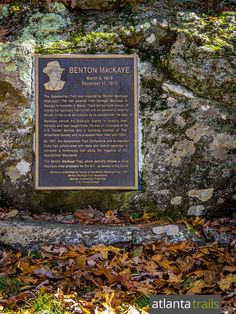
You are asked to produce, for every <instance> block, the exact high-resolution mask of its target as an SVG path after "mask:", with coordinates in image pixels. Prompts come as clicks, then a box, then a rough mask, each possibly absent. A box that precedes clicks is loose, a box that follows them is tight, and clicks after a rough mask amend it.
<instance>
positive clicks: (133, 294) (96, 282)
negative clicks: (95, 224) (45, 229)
mask: <svg viewBox="0 0 236 314" xmlns="http://www.w3.org/2000/svg"><path fill="white" fill-rule="evenodd" d="M235 265H236V243H233V244H232V243H231V244H230V243H229V244H228V245H227V246H220V245H218V244H217V243H207V244H205V245H202V246H199V244H197V243H195V242H192V241H183V242H179V243H167V242H166V243H163V242H162V243H146V244H143V245H133V246H131V247H129V248H120V247H119V248H118V247H115V246H111V245H110V246H105V245H102V244H100V245H97V246H93V247H85V246H83V245H73V246H61V247H60V246H59V247H54V248H53V247H49V246H45V247H42V250H41V252H40V253H34V252H30V253H29V254H28V255H24V254H21V253H19V252H13V251H11V250H4V249H2V250H1V251H0V306H1V308H2V310H1V311H0V313H18V311H19V309H24V310H25V312H19V313H40V311H38V312H37V308H38V307H39V305H38V303H39V301H38V300H39V299H40V298H42V294H45V295H46V296H48V299H49V300H51V301H50V302H52V304H53V306H54V307H55V306H58V307H59V308H60V311H61V312H60V311H59V310H57V312H56V311H55V312H53V311H52V312H50V313H97V314H99V313H104V314H105V313H110V314H112V313H148V311H149V309H148V300H149V297H150V296H151V295H155V294H176V295H177V294H219V295H221V296H222V306H223V310H224V309H225V312H223V313H231V312H232V313H235V311H236V306H235V299H236V293H235V288H236V274H235V271H236V269H235ZM41 303H44V304H46V303H45V302H41ZM44 306H46V305H44ZM11 311H12V312H11ZM22 311H23V310H22ZM26 311H28V312H26ZM227 311H228V312H227ZM230 311H231V312H230Z"/></svg>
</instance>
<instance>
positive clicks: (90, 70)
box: [69, 67, 130, 74]
mask: <svg viewBox="0 0 236 314" xmlns="http://www.w3.org/2000/svg"><path fill="white" fill-rule="evenodd" d="M69 72H70V73H72V74H79V73H81V74H97V73H103V74H115V73H117V74H130V67H70V68H69Z"/></svg>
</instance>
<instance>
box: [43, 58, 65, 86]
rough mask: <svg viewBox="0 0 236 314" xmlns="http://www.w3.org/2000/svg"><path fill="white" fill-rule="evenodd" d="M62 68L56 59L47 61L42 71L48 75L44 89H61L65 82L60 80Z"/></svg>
mask: <svg viewBox="0 0 236 314" xmlns="http://www.w3.org/2000/svg"><path fill="white" fill-rule="evenodd" d="M64 70H65V69H64V68H61V66H60V63H59V62H58V61H50V62H48V64H47V66H46V67H45V68H44V69H43V73H45V74H47V75H48V77H49V81H48V82H47V83H45V84H44V87H45V89H46V90H49V91H56V90H62V89H63V87H64V85H65V83H66V82H65V81H62V80H61V75H62V72H63V71H64Z"/></svg>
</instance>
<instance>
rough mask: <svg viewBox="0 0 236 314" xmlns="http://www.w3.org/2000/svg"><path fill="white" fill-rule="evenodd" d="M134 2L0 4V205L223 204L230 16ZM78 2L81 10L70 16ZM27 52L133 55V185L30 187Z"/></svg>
mask: <svg viewBox="0 0 236 314" xmlns="http://www.w3.org/2000/svg"><path fill="white" fill-rule="evenodd" d="M138 2H139V1H133V2H130V3H129V5H125V3H124V4H123V5H122V8H120V11H119V14H118V15H117V12H118V11H112V10H111V11H106V10H108V9H109V10H110V9H114V8H115V7H116V5H117V1H110V0H107V1H91V0H87V1H80V0H77V1H74V2H73V3H74V7H75V8H74V10H72V11H68V10H67V9H66V8H65V7H64V5H63V4H62V3H54V4H51V5H49V6H47V7H46V8H41V9H32V8H31V9H30V7H29V6H27V5H26V4H20V5H19V6H18V8H17V9H16V8H15V7H14V6H12V5H4V6H3V5H1V6H0V25H1V27H5V28H8V29H9V30H10V31H9V34H10V35H8V36H7V35H6V38H3V41H4V42H2V43H0V112H1V122H0V127H1V138H0V141H1V152H0V154H1V161H0V189H1V190H0V193H1V194H0V196H1V199H0V202H1V206H17V207H19V208H28V209H31V210H76V209H78V208H84V207H86V206H88V205H90V206H94V207H97V208H99V209H104V210H106V209H112V208H118V209H123V210H124V211H125V210H129V209H131V210H132V211H136V210H140V209H142V208H149V209H152V210H166V211H167V212H168V213H172V215H173V216H180V215H183V214H187V213H188V214H189V215H197V216H199V215H203V214H213V213H215V212H217V213H218V214H219V212H221V213H222V214H224V211H223V210H230V206H231V207H232V203H233V200H235V195H234V188H235V165H236V160H235V154H234V153H235V149H236V135H235V123H236V114H235V107H234V106H235V99H236V97H235V93H234V90H235V83H234V75H233V74H234V66H235V64H234V62H235V58H234V55H233V48H232V47H233V46H232V44H233V34H232V27H233V18H234V14H233V13H232V12H224V13H223V14H222V15H220V16H217V17H214V18H213V19H212V17H211V16H207V15H206V14H205V15H202V14H201V12H197V11H196V12H193V11H191V12H189V11H186V12H184V10H183V7H178V5H177V4H176V6H173V7H172V8H170V7H169V4H168V1H167V2H165V1H156V2H155V4H153V5H152V4H148V3H146V4H143V3H140V4H139V3H138ZM76 8H79V9H82V10H84V11H79V12H80V14H79V15H78V12H77V11H76ZM91 9H92V11H91ZM93 10H101V11H99V14H98V12H97V11H93ZM183 12H184V13H183ZM12 20H13V21H14V25H17V27H13V26H12V24H11V21H12ZM3 37H4V36H3ZM34 53H41V54H51V53H57V54H58V53H79V54H81V53H82V54H88V53H90V54H91V53H92V54H93V53H136V54H137V55H138V56H139V58H140V121H141V123H142V143H140V145H141V146H142V160H143V165H142V182H143V187H142V191H141V192H128V193H122V192H119V193H118V192H115V191H114V192H103V191H99V192H97V191H78V192H75V191H73V192H69V191H64V192H61V191H59V192H57V191H54V192H52V191H45V192H35V190H34V184H33V177H34V145H33V142H34V141H33V136H34V101H33V95H34V92H33V90H34V86H33V81H32V72H33V54H34ZM230 204H231V205H230Z"/></svg>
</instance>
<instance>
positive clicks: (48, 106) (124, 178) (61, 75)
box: [35, 55, 138, 190]
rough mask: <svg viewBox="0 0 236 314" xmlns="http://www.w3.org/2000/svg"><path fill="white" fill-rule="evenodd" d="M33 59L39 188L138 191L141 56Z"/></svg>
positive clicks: (77, 56) (51, 56) (37, 181)
mask: <svg viewBox="0 0 236 314" xmlns="http://www.w3.org/2000/svg"><path fill="white" fill-rule="evenodd" d="M35 59H36V61H35V84H36V86H35V91H36V175H35V188H36V189H37V190H46V189H47V190H48V189H50V190H59V189H61V190H68V189H71V190H76V189H120V190H121V189H122V190H123V189H124V190H125V189H126V190H134V189H137V188H138V139H137V137H138V123H137V121H138V100H137V84H138V83H137V58H136V56H134V55H48V56H36V58H35Z"/></svg>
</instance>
